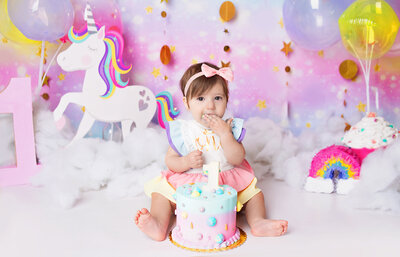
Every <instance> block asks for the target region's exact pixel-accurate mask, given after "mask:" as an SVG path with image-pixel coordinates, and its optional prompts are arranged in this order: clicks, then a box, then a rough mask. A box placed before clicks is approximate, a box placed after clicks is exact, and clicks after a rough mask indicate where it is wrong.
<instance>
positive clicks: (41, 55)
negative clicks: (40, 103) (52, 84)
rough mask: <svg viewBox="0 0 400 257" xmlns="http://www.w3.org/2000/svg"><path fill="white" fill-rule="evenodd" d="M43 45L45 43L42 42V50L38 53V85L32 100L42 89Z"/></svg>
mask: <svg viewBox="0 0 400 257" xmlns="http://www.w3.org/2000/svg"><path fill="white" fill-rule="evenodd" d="M44 43H45V41H42V49H41V51H40V65H39V76H38V85H37V87H36V90H35V94H34V98H35V99H36V97H37V96H38V95H39V93H40V90H41V89H42V85H43V84H41V83H40V82H42V73H43V62H44Z"/></svg>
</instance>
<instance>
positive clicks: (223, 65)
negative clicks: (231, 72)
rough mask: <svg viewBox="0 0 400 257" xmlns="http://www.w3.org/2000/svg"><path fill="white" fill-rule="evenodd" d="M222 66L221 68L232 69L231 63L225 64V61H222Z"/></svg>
mask: <svg viewBox="0 0 400 257" xmlns="http://www.w3.org/2000/svg"><path fill="white" fill-rule="evenodd" d="M221 65H222V67H221V68H225V67H230V66H231V62H227V63H224V62H223V61H221Z"/></svg>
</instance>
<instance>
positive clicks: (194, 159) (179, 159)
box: [165, 147, 203, 173]
mask: <svg viewBox="0 0 400 257" xmlns="http://www.w3.org/2000/svg"><path fill="white" fill-rule="evenodd" d="M202 154H203V153H202V152H200V151H198V150H196V151H193V152H191V153H189V154H188V155H185V156H180V155H179V154H178V153H177V152H175V151H174V150H173V149H172V148H171V147H169V148H168V151H167V154H166V155H165V164H166V165H167V167H168V169H169V170H172V171H174V172H179V173H181V172H185V171H188V170H190V169H192V168H201V167H203V158H202Z"/></svg>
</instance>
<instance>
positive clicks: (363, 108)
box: [357, 101, 367, 112]
mask: <svg viewBox="0 0 400 257" xmlns="http://www.w3.org/2000/svg"><path fill="white" fill-rule="evenodd" d="M366 106H367V105H366V104H363V103H362V102H361V101H360V103H359V104H358V105H357V109H358V111H359V112H365V107H366Z"/></svg>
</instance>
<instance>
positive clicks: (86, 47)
mask: <svg viewBox="0 0 400 257" xmlns="http://www.w3.org/2000/svg"><path fill="white" fill-rule="evenodd" d="M85 19H86V21H87V28H85V29H84V30H82V31H79V32H75V31H74V29H73V28H71V29H70V31H69V33H68V37H69V39H70V40H71V42H72V44H71V46H70V47H69V48H68V49H67V50H65V51H64V52H62V53H60V54H59V55H58V57H57V62H58V64H59V65H60V67H61V68H62V69H63V70H64V71H77V70H86V74H85V78H84V82H83V87H82V92H70V93H66V94H65V95H63V96H62V97H61V99H60V102H59V104H58V106H57V107H56V109H55V110H54V112H53V115H54V120H55V121H58V120H60V119H61V118H62V115H63V113H64V111H65V109H66V108H67V106H68V104H70V103H75V104H77V105H80V106H84V107H85V111H84V115H83V118H82V120H81V122H80V124H79V127H78V130H77V133H76V135H75V137H74V138H73V139H72V141H71V142H70V144H73V143H74V142H75V141H76V140H78V139H80V138H83V137H84V136H85V135H86V134H87V132H88V131H89V130H90V128H91V127H92V125H93V123H94V122H95V120H99V121H103V122H121V127H122V135H123V138H126V136H127V135H128V133H130V129H131V127H132V124H133V123H135V127H136V128H146V127H147V125H148V124H149V123H150V121H151V120H152V118H153V116H154V113H155V111H156V107H157V106H158V110H159V111H158V118H159V119H158V120H159V123H160V125H161V126H162V127H163V128H165V125H164V122H166V121H170V120H173V119H174V118H175V117H176V116H177V115H178V113H179V112H178V111H175V109H174V107H173V105H172V98H171V95H170V94H169V93H168V92H161V93H159V94H158V95H157V97H155V96H154V94H153V92H152V91H151V90H149V89H148V88H146V87H144V86H139V85H129V86H128V81H126V82H124V81H122V80H121V77H120V76H121V74H126V73H128V72H129V71H130V69H131V66H129V67H126V66H124V65H123V63H122V52H123V48H124V43H123V39H122V36H121V35H120V34H119V33H118V32H115V31H109V32H107V33H106V32H105V27H104V26H103V27H101V28H100V30H99V31H97V27H96V25H95V22H94V19H93V15H92V12H91V9H90V6H89V5H87V6H86V10H85Z"/></svg>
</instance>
